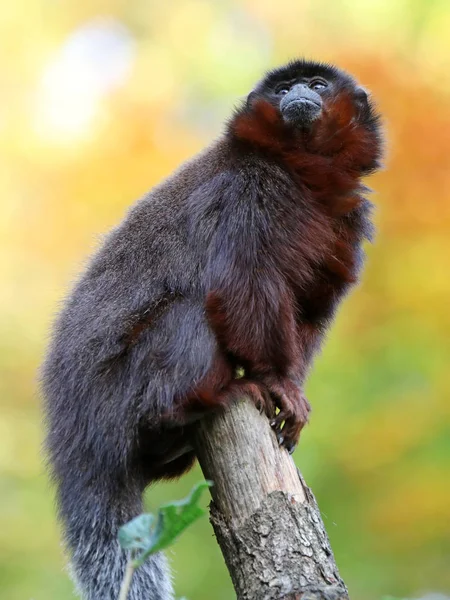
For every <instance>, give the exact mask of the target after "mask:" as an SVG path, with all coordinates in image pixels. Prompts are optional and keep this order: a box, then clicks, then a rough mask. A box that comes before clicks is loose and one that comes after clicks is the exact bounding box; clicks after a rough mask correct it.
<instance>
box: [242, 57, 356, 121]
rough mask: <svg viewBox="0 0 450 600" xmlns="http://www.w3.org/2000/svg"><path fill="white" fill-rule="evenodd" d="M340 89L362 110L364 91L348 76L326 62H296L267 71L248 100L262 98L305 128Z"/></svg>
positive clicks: (318, 116) (287, 117) (285, 117)
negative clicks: (349, 95) (349, 94)
mask: <svg viewBox="0 0 450 600" xmlns="http://www.w3.org/2000/svg"><path fill="white" fill-rule="evenodd" d="M342 90H347V91H349V92H351V94H352V95H353V96H354V98H355V102H356V103H357V104H358V105H359V106H360V109H361V112H364V110H365V106H367V93H366V92H365V90H364V89H363V88H361V87H358V86H357V85H356V83H355V82H354V80H353V79H352V78H351V77H350V76H349V75H347V74H345V73H343V72H342V71H339V70H338V69H336V68H335V67H331V66H329V65H324V64H321V63H313V62H306V61H296V62H293V63H290V64H289V65H287V66H286V67H282V68H281V69H276V70H275V71H272V72H270V73H269V74H268V75H267V77H265V78H264V79H263V81H261V82H260V83H259V84H258V85H257V86H256V88H255V90H254V91H253V92H252V93H251V94H250V96H249V98H248V102H249V103H251V102H252V101H253V100H254V99H256V98H258V97H259V98H261V97H263V98H264V99H266V100H268V101H269V102H270V103H271V104H272V105H274V106H276V107H277V108H279V110H280V112H281V115H282V117H283V119H284V121H285V122H286V123H288V124H290V125H293V126H294V127H298V128H308V127H309V126H310V125H311V124H312V123H313V122H314V121H316V120H317V119H319V118H320V116H321V115H322V114H323V110H324V108H325V107H326V104H327V102H329V101H331V100H332V99H333V97H335V96H336V95H337V93H338V92H340V91H342Z"/></svg>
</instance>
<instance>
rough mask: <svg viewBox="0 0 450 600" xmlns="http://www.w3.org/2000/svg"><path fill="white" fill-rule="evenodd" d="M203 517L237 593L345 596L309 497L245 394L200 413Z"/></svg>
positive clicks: (339, 599) (263, 598) (246, 598)
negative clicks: (206, 492) (206, 502)
mask: <svg viewBox="0 0 450 600" xmlns="http://www.w3.org/2000/svg"><path fill="white" fill-rule="evenodd" d="M194 443H195V447H196V452H197V456H198V459H199V462H200V466H201V468H202V470H203V473H204V475H205V477H206V478H207V479H211V480H213V481H214V487H213V488H212V489H211V494H212V497H213V502H212V503H211V505H210V519H211V523H212V525H213V528H214V532H215V534H216V537H217V541H218V543H219V545H220V547H221V550H222V553H223V556H224V558H225V562H226V564H227V567H228V570H229V572H230V575H231V579H232V581H233V585H234V588H235V590H236V595H237V598H238V600H299V599H300V598H301V599H302V600H348V593H347V590H346V587H345V584H344V582H343V581H342V579H341V578H340V576H339V573H338V569H337V567H336V563H335V561H334V556H333V553H332V550H331V547H330V543H329V540H328V537H327V534H326V532H325V528H324V525H323V522H322V519H321V516H320V512H319V509H318V507H317V504H316V501H315V499H314V496H313V495H312V493H311V491H310V490H309V488H308V487H307V486H306V484H305V482H304V481H303V479H302V477H301V475H300V473H299V471H298V470H297V468H296V467H295V465H294V462H293V460H292V458H291V457H290V456H289V454H288V453H287V452H286V450H284V449H280V448H279V447H278V444H277V441H276V438H275V435H274V433H273V431H272V430H271V428H270V426H269V422H268V419H267V417H266V416H265V415H260V414H259V412H258V411H257V409H256V408H255V406H254V405H253V403H251V402H250V401H249V400H248V399H243V400H242V401H240V402H237V403H235V404H233V405H232V406H231V407H230V408H229V409H228V410H227V411H224V412H220V413H216V414H214V415H212V416H210V417H208V418H206V419H205V420H203V421H202V422H201V423H200V424H199V426H198V428H197V430H196V434H195V441H194Z"/></svg>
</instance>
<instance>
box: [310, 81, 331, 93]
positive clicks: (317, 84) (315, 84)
mask: <svg viewBox="0 0 450 600" xmlns="http://www.w3.org/2000/svg"><path fill="white" fill-rule="evenodd" d="M309 87H310V88H311V89H312V90H316V91H318V90H324V89H325V88H327V87H328V83H327V82H326V81H324V80H323V79H313V80H312V81H310V82H309Z"/></svg>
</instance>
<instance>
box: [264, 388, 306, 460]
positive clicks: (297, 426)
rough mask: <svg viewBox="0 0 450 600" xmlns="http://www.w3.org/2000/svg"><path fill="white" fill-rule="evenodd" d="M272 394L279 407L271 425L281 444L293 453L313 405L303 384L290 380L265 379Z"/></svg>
mask: <svg viewBox="0 0 450 600" xmlns="http://www.w3.org/2000/svg"><path fill="white" fill-rule="evenodd" d="M264 383H265V384H266V386H267V388H268V389H269V391H270V394H271V396H272V398H273V400H274V402H275V404H276V406H277V407H278V408H279V412H278V414H277V415H276V416H275V418H274V419H272V420H271V422H270V425H271V427H272V428H273V430H274V431H275V434H276V436H277V439H278V443H279V444H280V446H284V447H285V448H286V450H287V451H288V452H289V453H290V454H292V452H293V451H294V450H295V447H296V445H297V443H298V440H299V437H300V432H301V430H302V429H303V427H304V426H305V425H306V423H307V422H308V418H309V413H310V410H311V406H310V404H309V402H308V400H307V398H306V396H305V394H304V393H303V389H302V388H301V386H299V385H297V384H295V383H294V382H293V381H290V380H282V381H265V382H264Z"/></svg>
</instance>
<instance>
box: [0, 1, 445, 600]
mask: <svg viewBox="0 0 450 600" xmlns="http://www.w3.org/2000/svg"><path fill="white" fill-rule="evenodd" d="M449 32H450V3H449V2H448V1H447V0H441V1H438V0H435V1H432V0H396V1H395V2H392V1H390V0H365V1H364V2H361V1H360V0H339V1H336V0H277V1H276V2H273V0H234V1H233V0H221V1H219V0H216V1H214V2H213V1H209V2H208V1H206V0H176V1H169V0H167V1H165V2H161V1H159V2H157V1H150V0H77V1H74V0H66V1H65V2H45V1H44V0H18V1H17V2H4V3H2V7H1V10H0V89H1V93H0V186H1V202H0V246H1V250H2V252H1V256H0V269H1V294H0V306H1V316H0V370H1V373H0V390H1V391H0V398H1V403H2V409H1V412H0V476H1V480H0V486H1V489H0V497H1V510H0V588H1V590H2V597H3V598H5V599H6V598H7V599H8V600H28V599H31V598H32V599H33V600H48V599H50V598H52V599H53V598H55V599H58V600H64V599H66V598H67V599H69V598H72V597H73V596H72V587H71V583H70V582H69V579H68V577H67V573H66V571H65V567H64V560H63V557H62V550H61V547H60V544H59V538H58V530H57V525H56V523H55V515H54V507H53V494H52V490H51V487H50V486H49V484H48V482H47V479H46V476H45V473H44V468H43V464H42V458H41V455H40V444H41V439H42V427H41V423H40V411H39V399H38V395H37V391H36V369H37V367H38V364H39V363H40V361H41V359H42V354H43V351H44V348H45V344H46V339H47V334H48V330H49V325H50V322H51V320H52V318H53V315H54V313H55V311H56V310H57V307H58V303H59V302H60V301H61V299H62V297H63V295H64V293H65V290H66V289H67V287H68V286H69V285H70V283H71V281H72V280H73V278H74V276H75V275H76V273H77V272H78V271H79V269H80V268H81V266H82V264H83V260H84V259H85V257H86V256H87V255H88V254H89V253H90V252H91V251H92V249H93V248H94V247H95V246H96V244H97V241H98V238H99V236H100V234H102V233H103V232H105V231H107V230H108V229H109V228H110V227H111V226H113V225H114V224H115V223H117V222H118V221H119V220H120V219H121V217H122V215H123V214H124V211H125V210H126V208H127V207H128V206H129V204H130V203H131V202H133V201H134V200H135V199H136V198H138V197H139V196H141V195H142V194H144V193H145V192H146V190H148V189H149V188H150V187H151V186H152V185H153V184H155V183H156V182H158V181H159V180H160V179H161V178H163V177H165V176H166V175H167V174H169V173H170V172H171V171H172V170H173V169H174V168H175V167H176V166H177V165H178V164H179V163H180V162H181V161H183V160H184V159H186V158H188V157H189V156H191V155H192V154H194V153H195V152H197V151H198V150H199V149H201V148H202V147H203V146H204V145H205V144H207V143H208V142H209V141H210V140H212V139H213V138H214V137H215V136H217V135H218V134H219V133H220V131H221V129H222V127H223V121H224V119H225V118H226V117H227V116H228V115H229V114H230V112H231V111H232V109H233V107H234V106H235V105H236V103H238V102H239V100H240V99H242V98H243V97H244V95H245V94H246V93H247V92H248V91H249V90H250V89H251V87H252V85H253V84H254V83H255V82H256V81H257V79H258V78H259V77H260V76H261V74H262V73H263V72H264V71H265V70H266V69H267V68H268V67H272V66H275V65H278V64H280V63H283V62H284V61H286V60H287V59H290V58H294V57H299V56H306V57H314V58H318V59H322V60H328V61H332V62H333V63H337V64H338V65H339V66H341V67H343V68H346V69H348V70H349V71H351V72H352V73H353V74H354V75H355V76H356V77H357V78H358V79H359V80H360V81H361V82H362V83H363V84H364V85H365V86H367V87H368V88H370V89H371V90H372V92H373V94H374V96H375V98H376V100H377V102H378V103H379V106H380V108H381V111H382V113H383V114H384V116H385V119H386V123H387V129H388V135H387V137H388V149H389V155H388V158H387V161H386V167H387V168H386V170H385V171H384V172H382V173H381V174H379V175H376V176H375V177H373V178H372V179H371V180H370V185H371V186H372V187H373V188H374V189H375V190H376V193H375V194H374V196H373V200H374V202H375V203H376V205H377V212H376V221H377V225H378V236H377V238H376V243H375V244H374V245H373V246H371V247H370V248H368V255H369V260H368V265H367V269H366V271H365V274H364V278H363V283H362V285H361V286H360V287H359V288H358V290H357V291H355V292H354V293H353V295H352V296H351V298H350V299H349V300H348V301H347V303H346V304H345V305H344V307H343V308H342V309H341V311H340V314H339V318H338V322H337V324H336V326H335V327H334V328H333V330H332V333H331V335H330V338H329V341H328V343H327V345H326V347H325V350H324V352H323V355H322V356H321V357H320V358H319V359H318V360H317V362H316V366H315V369H314V371H313V374H312V376H311V378H310V381H309V384H308V390H307V391H308V395H309V397H310V400H311V401H312V404H313V408H314V413H313V418H312V424H311V426H310V427H309V428H307V430H306V432H305V433H304V434H303V437H302V441H301V445H300V448H299V449H298V450H297V451H296V454H295V460H296V462H297V464H298V465H299V467H300V468H301V469H302V471H303V472H304V475H305V477H306V479H307V481H308V483H309V484H310V485H311V486H312V488H313V490H314V492H315V494H316V496H317V498H318V501H319V504H320V507H321V509H322V512H323V516H324V520H325V525H326V527H327V529H328V533H329V535H330V538H331V542H332V546H333V549H334V552H335V555H336V557H337V561H338V564H339V566H340V568H341V573H342V576H343V578H344V579H345V581H346V582H347V584H348V586H349V588H350V592H351V595H352V597H353V598H355V599H358V600H379V599H380V598H381V597H382V596H387V595H391V596H396V597H414V596H419V595H420V594H424V593H426V592H429V591H435V592H441V593H449V592H450V541H449V538H450V476H449V466H450V436H449V433H450V402H449V395H450V394H449V386H450V369H449V364H450V344H449V335H450V310H449V308H450V277H449V253H450V235H449V234H450V170H449V159H448V156H449V140H450V111H449V96H450V79H449V77H448V73H449V68H450V35H449ZM200 478H201V473H200V471H199V470H198V469H196V470H195V472H193V473H192V474H190V475H189V476H187V477H186V478H185V479H183V480H182V481H180V482H177V483H171V484H167V485H159V486H157V487H155V488H154V489H151V490H149V493H148V496H147V506H148V508H149V509H152V508H155V507H156V506H157V505H158V504H159V503H161V502H162V501H165V500H169V499H175V498H181V497H182V496H184V495H185V494H186V493H187V492H188V490H189V489H190V487H191V485H192V484H193V483H194V482H195V481H197V480H199V479H200ZM205 496H206V495H205ZM205 504H206V498H205ZM170 556H171V560H172V564H173V568H174V570H175V577H176V587H177V593H178V595H179V596H181V595H184V596H186V597H187V598H189V600H211V599H214V600H231V599H232V598H233V597H234V596H233V591H232V587H231V584H230V581H229V577H228V574H227V572H226V569H225V566H224V563H223V560H222V557H221V554H220V552H219V549H218V547H217V545H216V542H215V540H214V538H213V535H212V530H211V528H210V525H209V523H208V520H207V519H206V518H204V519H203V521H201V522H199V523H197V524H196V525H195V526H193V527H192V528H191V529H189V530H188V532H187V533H186V534H185V535H184V536H183V537H182V538H181V539H180V541H179V542H178V543H177V544H176V546H175V547H174V548H173V550H172V551H171V552H170Z"/></svg>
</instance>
